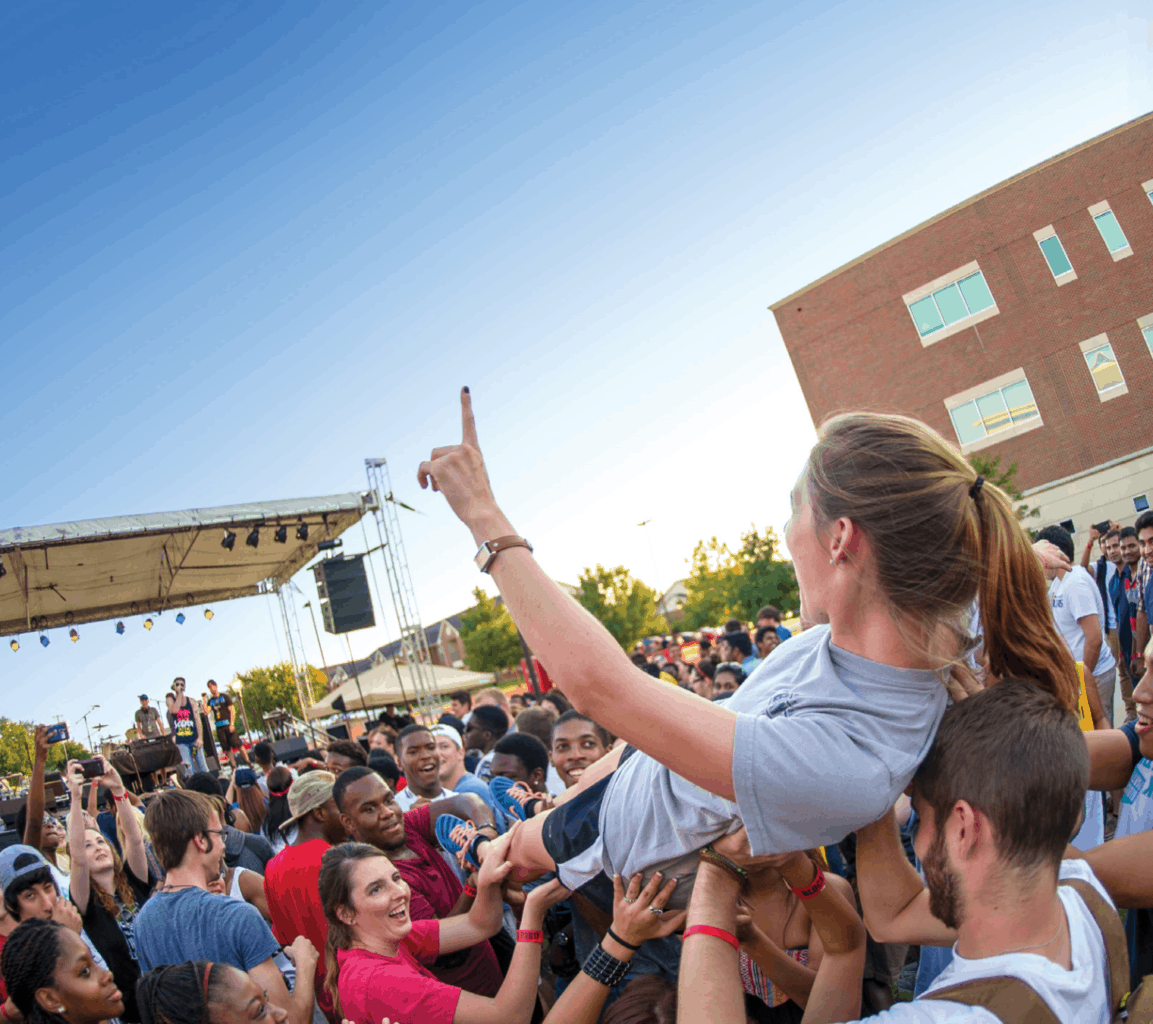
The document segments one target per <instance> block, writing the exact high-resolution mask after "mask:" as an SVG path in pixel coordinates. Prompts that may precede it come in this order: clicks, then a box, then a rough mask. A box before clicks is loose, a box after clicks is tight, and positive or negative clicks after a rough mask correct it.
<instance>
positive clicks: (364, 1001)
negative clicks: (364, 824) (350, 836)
mask: <svg viewBox="0 0 1153 1024" xmlns="http://www.w3.org/2000/svg"><path fill="white" fill-rule="evenodd" d="M511 834H512V833H511V832H509V833H506V834H505V835H503V836H501V837H500V838H499V839H497V840H495V841H494V842H493V844H492V853H489V854H488V855H487V856H486V857H485V862H484V866H483V867H482V868H481V869H480V874H479V875H478V877H477V895H476V899H475V902H474V903H473V905H472V909H471V910H469V912H468V914H467V915H458V916H456V917H448V918H444V919H443V920H428V921H413V920H412V918H411V917H410V916H409V892H410V890H409V887H408V883H407V882H405V881H404V879H403V878H401V876H400V872H399V871H397V870H396V868H395V867H394V866H393V863H392V861H390V860H389V859H388V858H387V857H386V856H385V855H384V854H383V853H381V852H380V850H378V849H377V848H376V847H375V846H369V845H368V844H367V843H345V844H343V845H341V846H334V847H333V848H332V849H331V850H329V851H328V852H327V853H326V854H325V855H324V860H323V861H322V862H321V867H320V882H319V885H320V900H321V903H322V904H323V905H324V915H325V917H326V918H327V919H328V941H327V943H326V945H325V951H324V956H325V965H326V968H327V979H326V981H325V988H326V989H328V990H329V992H331V993H332V994H333V996H334V998H335V1001H336V1013H337V1016H338V1017H343V1018H346V1019H347V1020H349V1021H352V1022H353V1024H379V1021H381V1020H382V1019H383V1018H385V1017H387V1018H388V1019H390V1020H402V1021H410V1020H411V1021H420V1022H421V1024H454V1022H455V1024H528V1022H529V1019H530V1018H531V1016H532V1011H533V1007H534V1006H535V1005H536V991H537V980H538V978H539V977H540V953H541V943H542V939H543V935H542V931H541V926H542V924H543V922H544V914H545V911H546V910H548V908H549V907H550V906H552V905H553V904H554V903H557V902H559V901H560V900H562V899H564V898H565V897H566V896H567V895H568V893H567V891H566V890H565V889H563V888H562V887H561V886H560V883H558V882H553V883H549V884H546V885H542V886H541V887H540V888H538V889H535V890H534V891H533V892H532V893H530V894H529V895H528V897H527V899H526V901H525V907H524V915H523V917H522V920H521V929H520V931H518V932H517V945H516V952H515V953H514V954H513V958H512V964H511V965H510V966H509V971H508V976H507V977H506V978H505V980H504V983H503V984H502V985H501V987H500V991H498V992H497V994H496V995H495V996H494V997H491V998H490V997H487V996H478V995H474V994H473V993H472V992H465V991H464V990H463V989H460V988H457V987H456V986H453V985H446V984H445V983H444V982H442V981H439V980H438V979H437V978H436V977H434V976H433V974H432V972H430V971H429V970H428V968H427V967H426V966H425V965H426V964H429V963H432V961H433V960H435V959H436V958H437V957H438V956H440V955H442V954H444V953H453V952H456V951H457V950H460V949H467V948H468V947H470V946H475V945H476V944H477V943H478V942H482V941H484V940H485V939H487V938H489V937H490V936H492V935H495V934H496V932H497V930H498V929H499V928H500V924H501V914H502V898H501V891H500V885H501V882H502V881H503V880H504V878H505V876H506V875H508V873H509V870H510V865H509V864H507V863H506V861H505V853H506V851H507V849H508V844H509V839H510V837H511Z"/></svg>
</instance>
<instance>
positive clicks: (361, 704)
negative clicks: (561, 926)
mask: <svg viewBox="0 0 1153 1024" xmlns="http://www.w3.org/2000/svg"><path fill="white" fill-rule="evenodd" d="M344 642H345V643H346V644H347V645H348V660H349V661H351V662H352V677H353V678H354V679H355V680H356V692H357V693H359V694H360V710H361V711H363V712H364V721H365V724H367V723H368V708H366V707H365V706H364V691H363V690H362V689H361V688H360V673H359V672H357V671H356V659H355V658H354V657H353V656H352V641H351V640H349V639H348V634H347V633H345V634H344Z"/></svg>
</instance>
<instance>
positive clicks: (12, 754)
mask: <svg viewBox="0 0 1153 1024" xmlns="http://www.w3.org/2000/svg"><path fill="white" fill-rule="evenodd" d="M35 733H36V728H35V726H34V725H33V723H32V722H15V721H13V720H12V719H10V718H0V775H9V774H13V773H15V772H20V773H21V774H23V775H27V774H29V772H31V771H32V759H33V757H34V756H35V754H36V747H35V744H34V743H33V737H34V736H35ZM91 756H92V755H91V754H90V753H89V751H88V750H87V749H86V748H85V747H83V746H81V745H80V744H79V743H73V742H71V741H69V742H67V743H53V744H52V745H51V746H49V748H48V762H47V767H48V768H49V770H58V769H60V768H63V767H64V764H65V762H66V761H68V759H69V758H85V757H91Z"/></svg>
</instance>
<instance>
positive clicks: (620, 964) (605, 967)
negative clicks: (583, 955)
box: [581, 946, 629, 988]
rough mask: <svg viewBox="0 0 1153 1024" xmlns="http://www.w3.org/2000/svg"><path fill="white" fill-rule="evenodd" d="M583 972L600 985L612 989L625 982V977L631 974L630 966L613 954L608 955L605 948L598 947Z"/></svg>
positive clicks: (585, 964) (582, 968) (590, 955)
mask: <svg viewBox="0 0 1153 1024" xmlns="http://www.w3.org/2000/svg"><path fill="white" fill-rule="evenodd" d="M581 970H582V971H584V972H585V974H587V975H588V976H589V977H590V978H592V980H593V981H595V982H596V983H597V984H598V985H604V986H606V987H607V988H612V987H613V986H614V985H619V984H620V983H621V982H622V981H623V980H624V977H625V975H626V974H628V973H629V965H628V963H627V962H626V961H624V960H618V959H617V958H616V957H615V956H613V955H612V954H611V953H606V952H605V950H604V947H603V946H597V947H596V948H595V949H593V951H592V952H591V953H590V954H589V956H588V959H587V960H585V962H584V966H583V967H581Z"/></svg>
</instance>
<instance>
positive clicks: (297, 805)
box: [280, 769, 336, 832]
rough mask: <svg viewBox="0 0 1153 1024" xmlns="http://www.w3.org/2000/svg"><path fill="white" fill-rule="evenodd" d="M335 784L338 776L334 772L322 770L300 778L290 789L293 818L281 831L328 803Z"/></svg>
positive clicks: (282, 826) (307, 773)
mask: <svg viewBox="0 0 1153 1024" xmlns="http://www.w3.org/2000/svg"><path fill="white" fill-rule="evenodd" d="M335 782H336V776H335V775H333V774H332V772H326V771H321V770H320V769H317V770H316V771H312V772H306V773H305V774H304V775H302V776H300V778H299V779H297V780H296V781H295V782H294V783H293V784H292V785H291V786H290V787H289V789H288V809H289V810H290V811H291V812H292V817H291V818H289V819H288V821H286V822H285V823H284V824H283V825H281V826H280V830H281V831H282V832H283V831H284V830H285V829H286V828H288V827H289V825H295V824H296V823H297V822H298V821H300V819H301V818H303V817H304V816H305V815H306V814H308V813H309V812H311V811H315V810H316V809H317V808H318V807H323V806H324V805H325V804H326V803H328V801H329V800H330V799H331V798H332V786H333V784H334V783H335Z"/></svg>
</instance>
